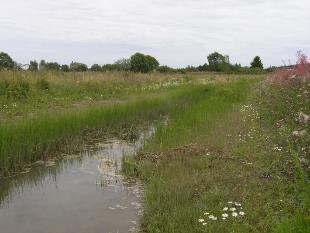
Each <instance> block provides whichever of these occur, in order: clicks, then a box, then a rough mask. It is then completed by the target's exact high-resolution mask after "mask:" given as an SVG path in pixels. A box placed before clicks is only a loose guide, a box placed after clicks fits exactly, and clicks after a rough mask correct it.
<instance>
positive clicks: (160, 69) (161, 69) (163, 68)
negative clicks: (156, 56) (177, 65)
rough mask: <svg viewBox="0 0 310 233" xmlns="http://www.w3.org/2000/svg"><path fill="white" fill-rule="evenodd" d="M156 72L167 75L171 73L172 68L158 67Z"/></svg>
mask: <svg viewBox="0 0 310 233" xmlns="http://www.w3.org/2000/svg"><path fill="white" fill-rule="evenodd" d="M157 71H158V72H160V73H169V72H173V68H171V67H169V66H159V67H158V68H157Z"/></svg>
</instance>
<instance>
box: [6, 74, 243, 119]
mask: <svg viewBox="0 0 310 233" xmlns="http://www.w3.org/2000/svg"><path fill="white" fill-rule="evenodd" d="M239 77H242V75H241V76H240V75H239V76H238V75H221V74H208V73H190V74H160V73H152V74H135V73H126V72H115V73H113V72H107V73H103V72H86V73H85V72H83V73H73V72H70V73H63V72H5V71H0V122H3V121H12V120H13V121H15V120H18V119H24V118H25V117H35V116H38V115H40V114H42V113H46V112H48V113H50V114H54V113H55V112H63V111H72V110H81V109H86V108H89V107H96V106H107V105H111V104H115V103H120V102H126V101H128V100H132V99H137V98H140V99H145V98H146V97H147V96H152V95H157V94H158V93H159V94H160V92H162V91H163V90H169V89H173V88H175V87H178V86H182V85H186V84H190V83H205V82H216V81H217V80H224V79H227V78H230V79H235V78H239Z"/></svg>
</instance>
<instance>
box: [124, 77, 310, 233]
mask: <svg viewBox="0 0 310 233" xmlns="http://www.w3.org/2000/svg"><path fill="white" fill-rule="evenodd" d="M253 85H255V81H254V80H238V81H235V82H229V83H226V84H223V83H222V84H218V85H214V86H212V87H211V86H209V87H208V88H205V89H202V90H201V91H200V93H199V95H197V96H196V97H197V98H196V99H195V101H194V102H193V103H192V104H190V105H188V106H185V107H183V108H182V107H181V108H178V109H175V110H174V111H173V112H172V114H171V115H170V119H169V122H168V125H167V126H165V125H162V126H161V127H160V128H159V129H158V131H157V133H156V135H155V136H154V137H153V138H152V139H151V140H150V141H149V142H148V143H147V144H146V146H145V148H144V150H143V151H142V152H141V153H140V154H138V156H137V157H136V158H135V159H133V158H126V159H125V160H124V162H125V166H124V171H125V172H126V173H127V174H129V175H131V176H138V177H140V178H141V179H142V180H143V181H144V183H145V188H144V203H145V211H144V216H143V218H142V221H141V223H142V231H143V232H164V233H165V232H167V233H169V232H178V233H182V232H184V233H187V232H202V233H203V232H308V231H309V226H310V224H309V216H308V215H307V213H308V211H309V208H308V206H309V188H308V186H307V185H305V183H307V182H308V180H309V172H306V169H307V167H306V166H307V164H302V166H300V165H301V164H300V161H304V162H305V160H304V159H303V158H304V156H305V154H306V153H309V152H308V149H305V148H307V144H308V142H309V137H304V138H299V139H296V138H295V139H294V138H292V137H291V135H292V134H291V133H292V130H294V129H295V127H300V126H298V124H297V123H296V122H295V123H294V121H295V118H296V113H298V111H300V110H303V111H304V112H308V111H309V106H310V105H308V104H307V103H308V102H306V101H302V100H304V99H303V98H300V97H297V99H295V98H296V96H297V95H301V97H302V96H304V95H307V93H309V92H308V91H306V89H307V90H308V89H309V86H308V85H307V83H306V84H304V86H303V87H302V88H301V86H298V87H294V88H296V89H295V90H294V91H291V92H289V93H287V92H286V93H285V92H284V90H283V89H282V88H277V89H274V88H270V89H269V88H266V86H264V87H263V88H264V91H266V92H267V93H268V95H266V92H263V93H261V92H259V91H257V90H255V91H252V90H253ZM283 92H284V93H283ZM269 97H270V99H269ZM298 98H299V100H298ZM282 103H283V104H282ZM284 103H286V104H284ZM287 103H290V104H287ZM240 104H243V106H242V107H241V106H240ZM298 109H299V110H298ZM291 112H292V113H291ZM280 123H281V124H283V127H279V124H280ZM304 127H305V126H304ZM307 127H308V126H307ZM307 130H308V128H307ZM287 136H288V137H287ZM287 140H290V143H288V142H287ZM292 144H293V145H292ZM279 147H281V148H279ZM291 149H293V151H292V150H291ZM296 149H297V150H296ZM294 160H297V164H295V162H294ZM304 162H303V163H304ZM296 165H297V166H296ZM302 169H304V170H302ZM227 202H238V203H241V204H242V207H243V209H242V211H243V212H244V213H245V215H242V216H241V215H240V214H239V213H238V216H237V217H233V216H232V212H231V211H228V214H229V217H228V218H227V219H225V220H223V219H222V214H223V213H225V212H223V209H224V207H227V206H229V205H230V204H229V203H227ZM229 207H231V206H229ZM204 213H209V214H212V215H215V216H217V217H218V219H217V220H216V221H214V220H211V219H209V218H208V215H207V214H204ZM199 219H204V222H205V223H206V225H202V223H201V222H199V221H198V220H199Z"/></svg>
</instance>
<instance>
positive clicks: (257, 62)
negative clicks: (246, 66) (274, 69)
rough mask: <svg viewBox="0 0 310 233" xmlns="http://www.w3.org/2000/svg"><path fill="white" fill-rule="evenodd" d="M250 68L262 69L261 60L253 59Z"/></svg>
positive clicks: (257, 57) (258, 58)
mask: <svg viewBox="0 0 310 233" xmlns="http://www.w3.org/2000/svg"><path fill="white" fill-rule="evenodd" d="M251 68H260V69H263V68H264V66H263V63H262V60H261V59H260V57H259V56H256V57H254V59H253V61H252V62H251Z"/></svg>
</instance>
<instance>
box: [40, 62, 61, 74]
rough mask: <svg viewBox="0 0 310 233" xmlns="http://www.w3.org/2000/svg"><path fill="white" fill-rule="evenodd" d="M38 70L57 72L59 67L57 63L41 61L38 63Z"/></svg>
mask: <svg viewBox="0 0 310 233" xmlns="http://www.w3.org/2000/svg"><path fill="white" fill-rule="evenodd" d="M39 70H44V71H59V70H60V65H59V64H58V63H57V62H45V61H44V60H41V61H40V63H39Z"/></svg>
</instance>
